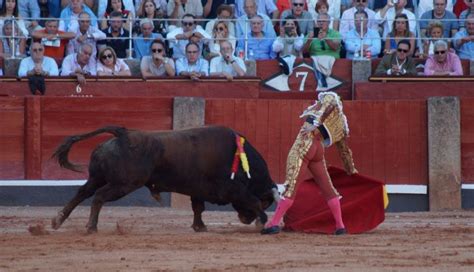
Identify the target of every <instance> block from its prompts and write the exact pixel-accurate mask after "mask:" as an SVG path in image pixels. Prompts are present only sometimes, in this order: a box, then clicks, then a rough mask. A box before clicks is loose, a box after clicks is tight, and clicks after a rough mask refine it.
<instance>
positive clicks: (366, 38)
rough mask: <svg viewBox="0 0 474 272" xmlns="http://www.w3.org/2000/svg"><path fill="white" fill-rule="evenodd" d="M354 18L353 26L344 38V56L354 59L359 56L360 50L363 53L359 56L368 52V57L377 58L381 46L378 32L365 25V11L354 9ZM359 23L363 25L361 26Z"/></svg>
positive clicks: (364, 55) (366, 16) (366, 19)
mask: <svg viewBox="0 0 474 272" xmlns="http://www.w3.org/2000/svg"><path fill="white" fill-rule="evenodd" d="M354 19H355V28H354V29H352V30H351V31H349V33H347V34H346V36H345V38H344V44H345V47H346V51H347V55H346V58H348V59H354V58H355V57H357V56H360V52H361V51H362V53H363V56H361V57H367V56H369V54H370V58H377V56H378V54H379V53H380V50H381V47H382V46H381V42H380V35H379V33H378V32H377V31H375V30H373V29H370V28H368V27H367V22H368V15H367V13H366V12H365V11H363V10H360V11H356V13H355V14H354ZM361 23H362V25H363V27H361ZM369 52H370V53H369Z"/></svg>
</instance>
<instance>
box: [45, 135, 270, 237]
mask: <svg viewBox="0 0 474 272" xmlns="http://www.w3.org/2000/svg"><path fill="white" fill-rule="evenodd" d="M102 133H109V134H112V135H113V136H115V137H113V138H111V139H109V140H107V141H105V142H103V143H101V144H100V145H98V146H97V147H96V148H95V149H94V151H93V152H92V154H91V157H90V163H89V176H88V179H87V182H86V183H85V184H84V185H83V186H81V187H80V188H79V189H78V191H77V193H76V195H75V196H74V197H73V198H72V200H71V201H70V202H69V203H68V204H67V205H66V206H64V208H63V209H62V210H61V211H59V213H58V215H57V216H56V217H55V218H53V219H52V227H53V229H58V228H59V227H60V226H61V225H62V223H63V222H64V221H65V220H66V219H67V218H68V217H69V215H70V214H71V212H72V211H73V210H74V208H75V207H76V206H77V205H79V204H80V203H81V202H82V201H84V200H85V199H87V198H89V197H91V196H93V195H95V196H94V198H93V201H92V205H91V213H90V217H89V221H88V223H87V225H86V227H87V232H88V233H94V232H97V224H98V218H99V212H100V210H101V208H102V206H103V205H104V203H105V202H108V201H115V200H117V199H119V198H121V197H123V196H125V195H127V194H129V193H131V192H133V191H135V190H137V189H139V188H141V187H143V186H146V187H147V188H148V189H149V190H150V192H151V194H152V196H154V197H155V198H157V199H158V197H157V196H159V194H160V192H175V193H180V194H184V195H188V196H190V197H191V206H192V210H193V212H194V220H193V224H192V228H193V229H194V231H197V232H199V231H206V230H207V228H206V225H205V224H204V222H203V221H202V217H201V215H202V213H203V212H204V209H205V205H204V203H205V202H206V201H207V202H210V203H214V204H218V205H226V204H229V203H230V204H232V206H233V208H234V209H235V210H236V211H237V213H238V217H239V219H240V221H241V222H242V223H244V224H250V223H252V222H253V221H254V220H257V221H256V223H257V224H260V225H262V226H263V224H265V222H266V221H267V215H266V214H265V210H266V209H267V208H268V207H269V206H270V205H271V204H272V203H273V201H274V199H275V198H276V197H278V194H277V191H276V189H275V188H276V186H275V183H274V182H273V181H272V179H271V177H270V175H269V172H268V168H267V165H266V163H265V161H264V159H263V158H262V156H261V155H260V154H259V153H258V152H257V150H256V149H255V148H254V147H253V146H252V145H251V144H250V143H248V142H245V144H244V146H243V148H244V151H245V153H246V154H247V157H248V162H249V165H250V167H251V168H250V171H251V178H249V177H248V176H247V175H246V174H245V173H244V171H243V170H242V168H239V169H238V171H237V173H235V177H234V178H233V179H231V177H230V173H231V167H232V164H233V161H234V155H235V153H236V149H237V142H238V141H236V140H235V139H236V136H240V135H239V134H238V133H236V132H235V131H233V130H231V129H229V128H226V127H220V126H210V127H200V128H193V129H187V130H180V131H163V132H143V131H138V130H128V129H126V128H124V127H115V126H109V127H103V128H100V129H97V130H95V131H92V132H89V133H86V134H81V135H75V136H70V137H68V138H66V139H65V141H64V143H62V144H61V145H60V146H59V147H58V148H57V149H56V150H55V152H54V154H53V158H55V159H56V160H57V161H58V163H59V165H60V166H61V167H63V168H66V169H69V170H73V171H81V170H80V167H79V166H78V165H75V164H73V163H71V162H70V161H69V159H68V154H69V151H70V149H71V147H72V146H73V144H74V143H76V142H79V141H82V140H85V139H88V138H91V137H94V136H96V135H99V134H102Z"/></svg>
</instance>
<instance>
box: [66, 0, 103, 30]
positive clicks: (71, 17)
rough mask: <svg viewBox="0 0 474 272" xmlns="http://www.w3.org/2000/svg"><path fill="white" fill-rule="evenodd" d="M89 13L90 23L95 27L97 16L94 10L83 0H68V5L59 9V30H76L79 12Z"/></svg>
mask: <svg viewBox="0 0 474 272" xmlns="http://www.w3.org/2000/svg"><path fill="white" fill-rule="evenodd" d="M82 12H85V13H87V14H89V17H90V21H91V22H90V25H91V26H93V27H96V28H97V17H96V16H95V14H94V12H92V10H91V9H90V8H89V7H88V6H86V5H85V4H84V0H69V5H68V6H67V7H66V8H64V9H63V10H62V11H61V16H60V22H59V30H61V31H65V32H76V31H77V29H78V28H79V21H78V19H79V14H81V13H82Z"/></svg>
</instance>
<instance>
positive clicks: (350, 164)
mask: <svg viewBox="0 0 474 272" xmlns="http://www.w3.org/2000/svg"><path fill="white" fill-rule="evenodd" d="M335 145H336V148H337V150H338V151H339V156H341V159H342V163H343V164H344V168H345V170H346V173H347V174H348V175H352V174H357V173H359V172H358V171H357V169H356V168H355V165H354V160H353V159H352V151H351V149H350V148H349V146H348V145H347V143H346V139H345V138H342V139H341V140H340V141H339V142H337V143H335Z"/></svg>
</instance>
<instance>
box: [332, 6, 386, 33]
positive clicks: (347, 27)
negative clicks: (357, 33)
mask: <svg viewBox="0 0 474 272" xmlns="http://www.w3.org/2000/svg"><path fill="white" fill-rule="evenodd" d="M367 6H368V2H367V0H354V1H353V7H352V8H350V9H347V10H345V11H344V12H343V13H342V16H341V23H340V25H339V33H341V35H342V37H343V38H345V36H346V35H347V33H349V31H351V30H352V29H354V14H355V13H356V11H358V10H363V11H365V13H367V15H368V16H369V21H368V27H369V29H372V30H375V31H378V29H379V21H378V20H377V19H376V18H375V12H374V11H373V10H371V9H369V8H368V7H367Z"/></svg>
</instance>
